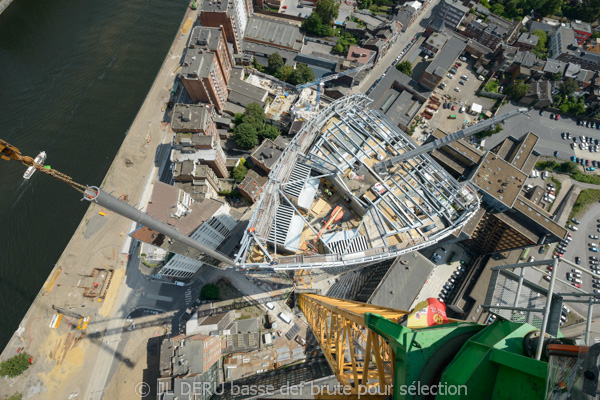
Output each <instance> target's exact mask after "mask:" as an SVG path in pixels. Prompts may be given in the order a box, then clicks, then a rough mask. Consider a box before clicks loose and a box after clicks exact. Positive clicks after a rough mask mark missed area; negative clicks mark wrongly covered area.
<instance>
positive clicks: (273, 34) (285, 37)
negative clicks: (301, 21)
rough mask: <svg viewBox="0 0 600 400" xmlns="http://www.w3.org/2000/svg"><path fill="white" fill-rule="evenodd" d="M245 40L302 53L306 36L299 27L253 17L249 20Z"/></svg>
mask: <svg viewBox="0 0 600 400" xmlns="http://www.w3.org/2000/svg"><path fill="white" fill-rule="evenodd" d="M245 38H246V40H256V41H259V42H265V43H271V44H272V45H273V46H281V47H289V48H293V49H294V50H296V51H300V50H301V49H302V44H303V43H302V42H303V40H304V35H303V34H302V33H301V32H300V28H299V27H298V26H295V25H291V24H288V23H284V22H279V21H274V20H271V19H266V18H261V17H257V16H252V17H250V18H248V26H247V27H246V34H245Z"/></svg>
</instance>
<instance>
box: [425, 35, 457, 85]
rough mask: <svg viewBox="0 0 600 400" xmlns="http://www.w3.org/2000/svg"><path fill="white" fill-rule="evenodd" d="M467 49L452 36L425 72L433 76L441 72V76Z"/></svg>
mask: <svg viewBox="0 0 600 400" xmlns="http://www.w3.org/2000/svg"><path fill="white" fill-rule="evenodd" d="M465 47H467V44H466V43H465V42H464V41H463V40H460V39H459V38H457V37H454V36H452V37H451V38H450V39H449V40H448V41H447V42H446V44H445V45H444V47H443V48H442V49H441V50H440V51H439V52H438V53H437V54H436V56H435V58H434V59H433V61H432V62H431V63H430V64H429V65H428V66H427V69H426V70H425V72H427V73H429V74H431V75H435V74H438V75H439V72H438V71H440V70H441V71H443V72H442V76H443V75H444V74H446V72H448V70H449V69H450V67H452V65H453V64H454V61H456V59H457V58H458V56H459V55H460V54H461V53H462V52H463V50H464V49H465Z"/></svg>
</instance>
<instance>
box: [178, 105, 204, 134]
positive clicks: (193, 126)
mask: <svg viewBox="0 0 600 400" xmlns="http://www.w3.org/2000/svg"><path fill="white" fill-rule="evenodd" d="M210 113H211V106H210V105H209V104H180V103H178V104H175V107H173V117H172V119H171V129H173V130H174V131H175V132H178V131H194V130H204V129H205V127H207V126H208V125H209V124H210Z"/></svg>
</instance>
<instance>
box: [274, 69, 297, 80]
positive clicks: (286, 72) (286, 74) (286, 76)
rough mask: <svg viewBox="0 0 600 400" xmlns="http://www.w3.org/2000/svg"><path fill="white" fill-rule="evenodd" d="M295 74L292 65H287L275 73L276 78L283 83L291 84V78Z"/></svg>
mask: <svg viewBox="0 0 600 400" xmlns="http://www.w3.org/2000/svg"><path fill="white" fill-rule="evenodd" d="M293 73H294V67H292V66H291V65H285V66H284V67H283V68H281V69H280V70H279V71H277V72H276V73H275V78H277V79H279V80H280V81H283V82H289V80H290V76H292V74H293Z"/></svg>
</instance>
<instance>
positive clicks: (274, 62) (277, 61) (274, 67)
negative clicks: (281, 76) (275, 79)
mask: <svg viewBox="0 0 600 400" xmlns="http://www.w3.org/2000/svg"><path fill="white" fill-rule="evenodd" d="M283 64H284V62H283V58H281V56H280V55H279V53H273V54H271V55H270V56H269V66H268V67H267V68H268V70H269V72H270V73H271V75H275V74H276V73H277V71H279V69H280V68H282V67H283Z"/></svg>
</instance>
